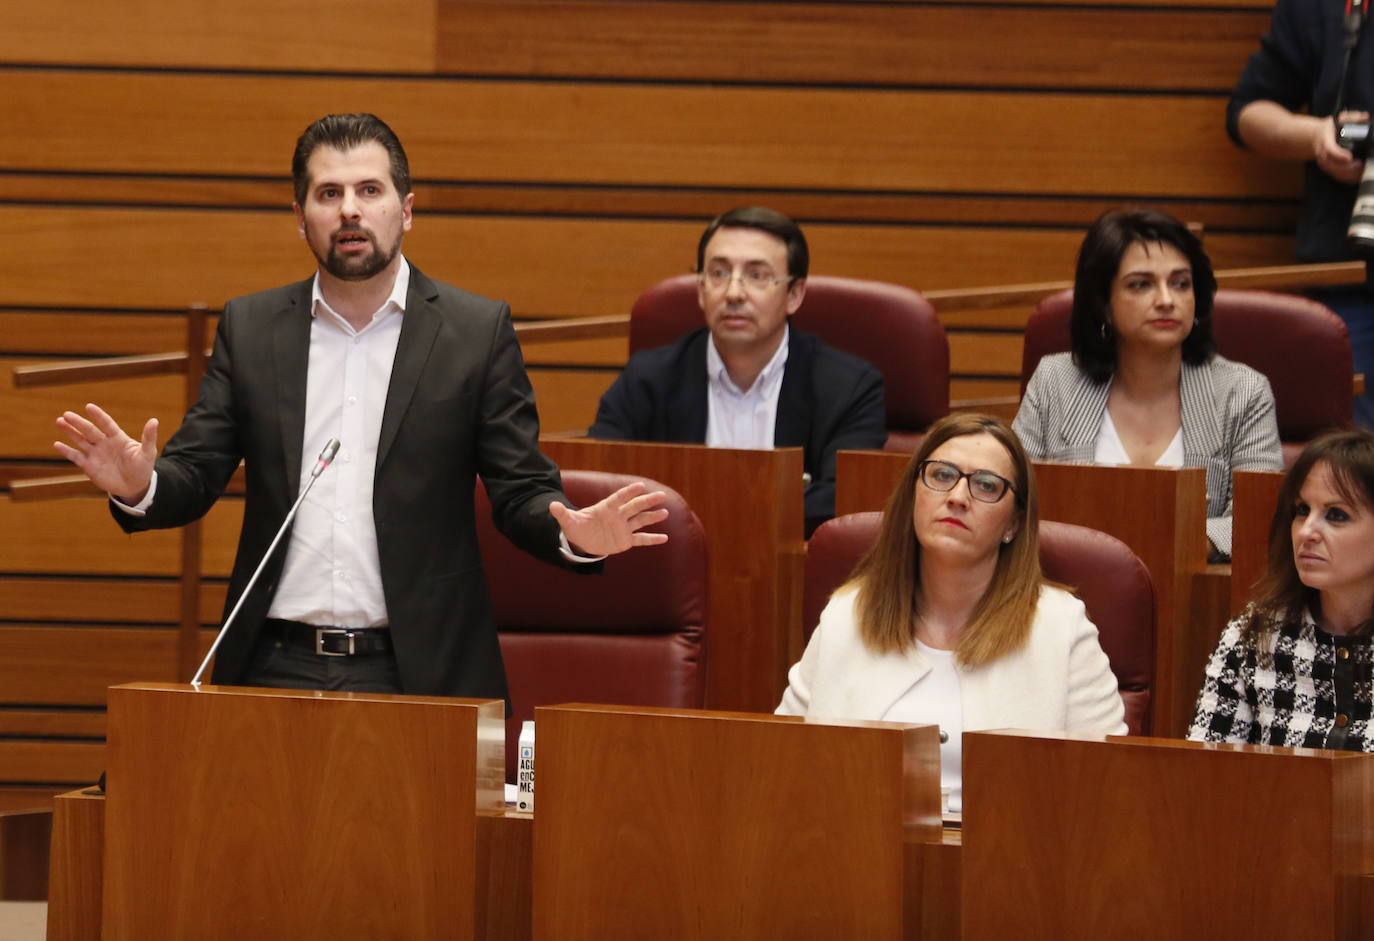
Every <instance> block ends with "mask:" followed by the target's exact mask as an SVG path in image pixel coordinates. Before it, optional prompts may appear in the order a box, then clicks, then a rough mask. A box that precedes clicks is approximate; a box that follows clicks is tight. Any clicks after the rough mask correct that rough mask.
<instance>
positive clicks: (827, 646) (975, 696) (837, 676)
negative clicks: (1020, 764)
mask: <svg viewBox="0 0 1374 941" xmlns="http://www.w3.org/2000/svg"><path fill="white" fill-rule="evenodd" d="M857 594H858V592H857V590H856V589H853V588H851V589H847V590H843V591H839V592H836V593H835V595H834V596H833V597H831V599H830V603H829V604H827V605H826V606H825V610H824V611H823V612H821V620H820V624H819V625H818V626H817V628H816V631H815V633H814V634H812V635H811V641H810V642H809V643H808V644H807V645H806V652H805V653H804V654H802V658H801V659H800V660H799V661H797V663H796V664H794V665H793V667H792V669H791V670H790V671H789V672H788V674H787V681H788V683H787V691H786V692H784V693H783V695H782V702H781V703H780V704H779V705H778V708H777V710H776V711H777V713H778V715H795V716H809V717H813V718H826V719H880V718H882V716H883V714H884V713H886V712H887V710H888V709H889V708H891V707H892V704H893V703H895V702H896V701H897V700H898V699H900V698H901V697H902V695H903V694H904V693H905V692H906V691H907V690H908V689H910V688H911V685H912V684H913V683H915V682H916V681H917V680H919V679H920V678H921V677H923V676H925V675H926V673H928V672H929V671H930V669H931V665H930V662H929V661H927V660H926V658H925V657H923V656H921V654H920V653H918V652H917V650H916V648H915V645H912V646H911V647H909V648H907V649H906V650H905V651H903V652H901V653H884V654H875V653H873V652H872V651H870V650H869V649H868V648H867V647H866V646H864V642H863V639H862V638H861V637H860V636H859V628H858V621H857V619H856V618H855V614H854V601H855V598H856V596H857ZM957 669H958V671H959V684H960V699H961V700H962V705H963V711H964V723H963V725H964V731H966V732H973V731H977V730H980V729H1000V728H1016V729H1033V730H1037V731H1046V732H1059V731H1065V732H1097V733H1102V734H1108V735H1122V734H1125V732H1126V721H1125V715H1126V710H1125V707H1124V706H1123V705H1122V702H1121V696H1120V694H1119V693H1118V692H1117V679H1116V677H1115V676H1114V675H1113V674H1112V670H1111V666H1110V664H1108V662H1107V655H1106V654H1104V653H1103V652H1102V647H1101V646H1100V645H1099V644H1098V642H1097V628H1096V627H1095V626H1094V625H1093V622H1092V621H1090V620H1088V615H1087V612H1086V611H1085V610H1084V608H1083V602H1081V601H1079V600H1078V599H1077V598H1075V597H1074V596H1073V595H1071V594H1069V593H1068V592H1067V591H1064V590H1063V589H1060V588H1052V587H1050V586H1049V585H1046V586H1044V587H1043V588H1042V589H1041V590H1040V602H1039V604H1038V605H1037V606H1036V609H1035V619H1034V620H1033V621H1032V622H1031V631H1030V637H1029V639H1028V640H1027V642H1026V645H1025V646H1024V647H1023V648H1021V649H1020V650H1018V651H1016V652H1015V653H1012V654H1009V655H1007V656H1005V657H1002V658H1000V659H998V660H995V661H993V662H992V663H988V664H984V665H983V666H978V667H963V666H961V667H958V668H957Z"/></svg>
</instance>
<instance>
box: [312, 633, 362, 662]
mask: <svg viewBox="0 0 1374 941" xmlns="http://www.w3.org/2000/svg"><path fill="white" fill-rule="evenodd" d="M326 637H347V638H348V649H347V650H325V649H324V639H325V638H326ZM353 643H354V634H353V632H352V631H351V630H349V629H348V628H344V627H317V628H316V629H315V653H317V654H319V655H320V656H322V657H351V656H352V655H353V653H354V646H353Z"/></svg>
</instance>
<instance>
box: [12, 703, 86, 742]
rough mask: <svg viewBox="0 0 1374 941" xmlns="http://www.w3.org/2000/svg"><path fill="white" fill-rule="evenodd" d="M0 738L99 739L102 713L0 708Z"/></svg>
mask: <svg viewBox="0 0 1374 941" xmlns="http://www.w3.org/2000/svg"><path fill="white" fill-rule="evenodd" d="M0 735H30V736H35V735H43V736H62V737H65V738H103V737H104V736H105V713H104V712H103V711H102V710H100V709H96V708H94V707H91V708H87V709H71V708H66V709H38V708H32V709H30V708H26V707H21V708H15V707H12V706H11V707H8V708H5V709H0Z"/></svg>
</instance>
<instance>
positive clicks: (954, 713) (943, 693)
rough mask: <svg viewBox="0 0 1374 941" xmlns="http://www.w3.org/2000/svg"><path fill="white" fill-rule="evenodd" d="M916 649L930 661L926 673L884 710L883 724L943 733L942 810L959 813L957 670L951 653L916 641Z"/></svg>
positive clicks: (960, 714)
mask: <svg viewBox="0 0 1374 941" xmlns="http://www.w3.org/2000/svg"><path fill="white" fill-rule="evenodd" d="M916 650H917V652H919V653H920V654H921V656H923V657H925V658H926V660H928V661H930V672H929V673H927V674H926V675H925V676H922V677H918V678H916V679H915V680H913V681H912V684H911V688H910V689H908V690H907V691H906V692H905V693H903V694H902V698H901V699H899V700H897V701H896V702H894V703H893V704H892V705H891V706H889V707H888V710H887V712H885V713H883V714H882V716H881V718H882V720H883V721H884V722H920V723H923V724H929V723H934V724H935V725H938V726H939V727H940V731H941V732H943V733H944V734H945V741H943V742H941V743H940V789H941V790H942V791H944V790H946V789H947V793H948V794H949V802H948V804H947V805H946V806H945V810H946V811H948V812H949V813H952V814H957V813H961V812H962V810H963V806H964V792H963V787H962V786H961V784H960V780H961V778H962V771H963V763H964V746H963V738H964V706H963V703H962V701H961V699H960V684H959V671H958V669H956V667H955V665H954V651H952V650H939V649H937V648H935V647H931V646H929V645H928V644H923V643H921V641H920V640H919V639H918V640H917V641H916Z"/></svg>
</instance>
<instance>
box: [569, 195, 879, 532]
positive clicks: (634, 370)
mask: <svg viewBox="0 0 1374 941" xmlns="http://www.w3.org/2000/svg"><path fill="white" fill-rule="evenodd" d="M808 263H809V255H808V252H807V247H806V238H805V237H804V236H803V235H802V232H801V228H800V227H799V226H798V225H797V224H796V223H795V222H793V221H792V220H791V219H789V218H787V217H786V216H784V215H782V214H781V213H779V212H774V211H773V210H771V209H763V208H758V207H745V208H740V209H732V210H730V211H729V212H726V213H724V214H722V215H720V216H717V217H716V218H715V219H714V220H713V221H712V222H711V224H710V225H709V226H707V227H706V231H705V233H703V234H702V236H701V240H700V242H699V243H698V244H697V272H698V274H697V299H698V302H699V303H700V305H701V310H702V313H703V314H704V315H705V320H706V324H705V326H703V327H701V328H698V329H696V330H693V331H692V332H690V333H688V334H687V335H686V336H684V337H682V338H680V339H679V340H678V341H677V342H675V343H672V344H670V345H668V346H664V347H659V348H658V349H653V350H645V351H643V352H641V353H636V354H635V355H633V356H631V357H630V361H629V362H628V363H626V365H625V370H624V372H622V373H621V374H620V377H619V378H618V379H616V381H615V383H614V384H613V385H612V386H611V387H610V389H608V390H607V391H606V394H605V395H603V396H602V397H601V404H600V406H599V408H598V409H597V414H596V421H595V423H594V424H593V425H592V427H591V429H590V430H589V431H588V432H587V433H588V434H589V435H590V436H591V437H593V438H611V439H621V440H631V441H674V442H680V443H688V444H703V443H704V444H708V445H712V446H715V447H725V448H771V447H800V448H802V449H803V464H804V468H805V471H806V475H807V485H806V495H805V502H806V509H805V512H806V533H807V535H808V536H809V535H810V534H811V531H812V530H813V529H815V528H816V527H817V526H819V525H820V524H821V523H822V522H824V521H825V520H827V519H829V518H830V517H831V516H833V515H834V513H835V452H836V451H839V450H840V449H841V448H881V447H882V446H883V444H884V442H886V440H887V431H886V427H885V412H884V407H883V378H882V375H881V374H880V373H879V372H878V370H877V369H875V368H874V367H873V366H871V365H870V364H869V363H867V362H865V361H864V360H862V359H859V358H858V357H855V356H851V355H849V354H848V353H841V352H840V351H839V350H836V349H833V348H831V347H829V346H826V345H825V344H824V343H822V342H821V341H820V340H818V339H817V338H816V337H814V336H811V335H809V334H806V333H802V332H801V331H799V330H794V329H791V328H790V327H789V325H788V318H789V317H790V316H791V315H792V314H793V313H795V312H796V311H797V309H798V308H799V307H801V303H802V298H803V297H804V296H805V294H806V273H807V265H808Z"/></svg>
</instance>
